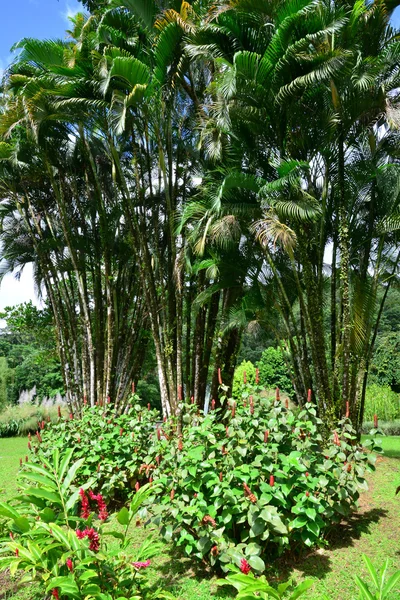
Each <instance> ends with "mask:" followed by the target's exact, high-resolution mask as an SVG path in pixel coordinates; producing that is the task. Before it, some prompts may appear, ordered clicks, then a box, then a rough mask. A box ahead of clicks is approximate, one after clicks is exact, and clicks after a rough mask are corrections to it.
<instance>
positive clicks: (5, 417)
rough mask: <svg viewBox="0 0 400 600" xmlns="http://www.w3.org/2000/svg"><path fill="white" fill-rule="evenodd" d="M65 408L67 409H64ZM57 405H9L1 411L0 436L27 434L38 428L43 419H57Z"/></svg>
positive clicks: (53, 420)
mask: <svg viewBox="0 0 400 600" xmlns="http://www.w3.org/2000/svg"><path fill="white" fill-rule="evenodd" d="M63 410H65V409H63ZM57 415H58V407H57V406H40V405H39V406H38V405H36V404H28V403H26V404H15V405H10V406H7V408H6V409H5V410H4V411H3V412H1V413H0V438H1V437H14V436H16V435H27V434H28V433H29V432H30V433H33V432H34V431H36V430H37V428H38V423H42V421H45V422H48V421H49V419H50V421H52V422H56V421H57Z"/></svg>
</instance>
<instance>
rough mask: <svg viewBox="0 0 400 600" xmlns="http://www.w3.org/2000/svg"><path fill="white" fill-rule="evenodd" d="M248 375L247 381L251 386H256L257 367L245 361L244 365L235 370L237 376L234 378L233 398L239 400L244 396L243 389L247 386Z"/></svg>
mask: <svg viewBox="0 0 400 600" xmlns="http://www.w3.org/2000/svg"><path fill="white" fill-rule="evenodd" d="M245 373H246V381H247V383H250V384H251V385H254V384H255V382H256V367H255V366H254V365H253V363H252V362H250V361H249V360H247V361H246V360H244V361H243V362H242V364H240V365H239V366H238V367H236V369H235V375H234V377H233V386H232V396H233V397H234V398H235V399H237V400H238V399H239V398H240V397H241V395H242V389H243V386H244V385H245V383H244V374H245Z"/></svg>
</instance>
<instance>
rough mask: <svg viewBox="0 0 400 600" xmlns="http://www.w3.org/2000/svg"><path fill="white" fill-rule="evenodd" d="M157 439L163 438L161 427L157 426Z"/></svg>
mask: <svg viewBox="0 0 400 600" xmlns="http://www.w3.org/2000/svg"><path fill="white" fill-rule="evenodd" d="M157 439H158V441H160V440H161V431H160V428H159V427H157Z"/></svg>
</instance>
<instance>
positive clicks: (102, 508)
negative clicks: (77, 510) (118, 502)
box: [89, 490, 108, 521]
mask: <svg viewBox="0 0 400 600" xmlns="http://www.w3.org/2000/svg"><path fill="white" fill-rule="evenodd" d="M89 497H90V499H91V500H94V501H95V502H97V508H98V510H99V519H100V521H105V520H106V519H107V518H108V512H107V506H106V503H105V501H104V498H103V496H102V495H101V494H94V493H93V492H92V490H89Z"/></svg>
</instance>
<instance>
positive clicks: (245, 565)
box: [240, 558, 251, 575]
mask: <svg viewBox="0 0 400 600" xmlns="http://www.w3.org/2000/svg"><path fill="white" fill-rule="evenodd" d="M240 570H241V571H242V573H244V574H245V575H248V574H249V573H250V571H251V567H250V565H249V563H248V562H247V560H246V559H245V558H242V560H241V561H240Z"/></svg>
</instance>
